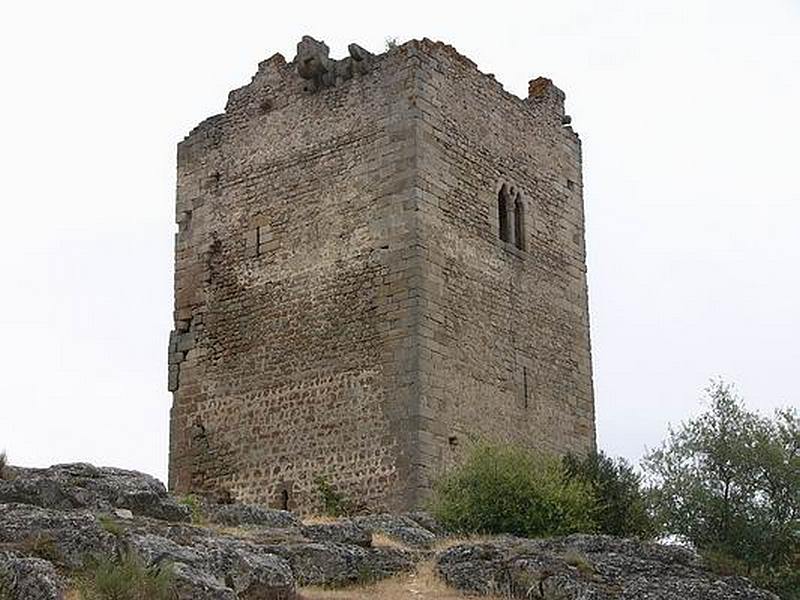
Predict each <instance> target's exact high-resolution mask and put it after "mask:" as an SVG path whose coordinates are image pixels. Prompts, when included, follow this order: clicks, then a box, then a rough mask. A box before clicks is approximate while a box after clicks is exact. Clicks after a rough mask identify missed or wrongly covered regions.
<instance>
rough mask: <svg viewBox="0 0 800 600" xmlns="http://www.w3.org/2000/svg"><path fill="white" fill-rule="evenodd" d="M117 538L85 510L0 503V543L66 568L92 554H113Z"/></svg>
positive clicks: (80, 564) (77, 566) (73, 567)
mask: <svg viewBox="0 0 800 600" xmlns="http://www.w3.org/2000/svg"><path fill="white" fill-rule="evenodd" d="M116 543H117V542H116V538H115V537H114V536H113V535H112V534H111V533H109V532H108V531H106V530H104V529H103V527H102V526H101V525H100V523H99V521H98V520H97V518H96V517H95V516H94V515H93V514H92V513H91V512H88V511H84V510H66V511H60V510H53V509H49V508H42V507H39V506H31V505H27V504H0V545H3V546H5V547H6V548H13V549H14V550H16V551H17V552H23V553H26V554H30V555H33V556H38V557H40V558H44V559H47V560H49V561H50V562H52V563H54V564H56V565H59V566H62V567H66V568H69V569H79V568H81V567H83V566H84V564H85V562H86V560H87V558H90V557H92V556H108V555H113V553H114V552H115V551H116Z"/></svg>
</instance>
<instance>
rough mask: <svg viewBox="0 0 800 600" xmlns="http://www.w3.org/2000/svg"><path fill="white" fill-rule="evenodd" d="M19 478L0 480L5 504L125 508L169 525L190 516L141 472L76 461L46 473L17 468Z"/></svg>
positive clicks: (63, 507)
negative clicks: (166, 522)
mask: <svg viewBox="0 0 800 600" xmlns="http://www.w3.org/2000/svg"><path fill="white" fill-rule="evenodd" d="M13 475H14V476H13V478H11V479H3V480H0V502H5V503H11V502H15V503H21V504H32V505H35V506H41V507H42V508H48V509H55V510H69V509H88V510H94V511H103V512H108V513H111V512H113V511H114V510H115V509H118V508H121V509H127V510H129V511H131V513H133V514H135V515H143V516H147V517H153V518H155V519H164V520H167V521H189V518H190V515H189V509H188V508H187V507H185V506H182V505H181V504H179V503H178V502H176V501H175V500H174V499H173V498H171V497H170V496H169V495H168V494H167V490H166V488H165V487H164V484H162V483H161V482H160V481H159V480H158V479H156V478H155V477H151V476H150V475H145V474H144V473H139V472H137V471H127V470H124V469H115V468H111V467H95V466H92V465H89V464H84V463H74V464H64V465H55V466H52V467H48V468H46V469H26V468H21V467H14V470H13Z"/></svg>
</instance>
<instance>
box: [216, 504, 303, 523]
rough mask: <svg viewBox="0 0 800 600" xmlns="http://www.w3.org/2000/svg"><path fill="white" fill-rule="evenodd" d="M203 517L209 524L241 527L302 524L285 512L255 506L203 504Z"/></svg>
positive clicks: (292, 515) (291, 514)
mask: <svg viewBox="0 0 800 600" xmlns="http://www.w3.org/2000/svg"><path fill="white" fill-rule="evenodd" d="M202 510H203V515H204V516H205V518H206V519H207V520H208V521H209V522H211V523H218V524H220V525H227V526H229V527H241V526H247V525H256V526H259V527H271V528H298V529H299V528H300V527H301V526H302V523H301V522H300V519H298V518H297V517H296V516H295V515H294V514H293V513H290V512H289V511H286V510H277V509H274V508H265V507H263V506H258V505H255V504H243V503H238V502H237V503H235V504H204V505H203V507H202Z"/></svg>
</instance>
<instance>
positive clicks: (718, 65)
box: [0, 0, 800, 478]
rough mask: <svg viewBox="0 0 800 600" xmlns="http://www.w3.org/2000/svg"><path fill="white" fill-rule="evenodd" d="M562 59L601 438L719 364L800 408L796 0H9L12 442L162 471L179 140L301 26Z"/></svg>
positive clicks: (1, 308)
mask: <svg viewBox="0 0 800 600" xmlns="http://www.w3.org/2000/svg"><path fill="white" fill-rule="evenodd" d="M304 33H308V34H311V35H314V36H315V37H318V38H321V39H324V40H325V41H326V42H327V43H328V44H329V45H330V46H331V48H332V50H333V54H334V55H335V56H343V55H344V54H345V48H346V44H347V43H348V42H353V41H354V42H357V43H359V44H361V45H362V46H364V47H366V48H368V49H370V50H373V51H381V50H382V49H383V46H384V40H385V38H386V37H389V36H391V37H397V38H398V39H399V40H400V41H405V40H407V39H409V38H421V37H430V38H433V39H439V40H442V41H445V42H447V43H450V44H452V45H453V46H455V47H456V48H457V49H458V50H459V51H461V52H462V53H464V54H466V55H467V56H469V57H470V58H472V59H473V60H474V61H475V62H477V63H478V66H479V67H480V68H481V69H482V70H483V71H484V72H487V73H495V74H496V76H497V78H498V80H500V81H502V82H503V83H504V85H505V87H506V89H508V90H510V91H512V92H514V93H516V94H518V95H524V93H525V91H526V90H527V82H528V80H529V79H532V78H533V77H535V76H538V75H546V76H549V77H552V78H553V79H554V80H555V82H556V83H557V84H558V85H559V86H560V87H561V88H562V89H564V90H565V91H566V93H567V111H568V112H569V113H570V114H572V116H573V124H574V126H575V128H576V129H577V130H578V132H579V133H580V134H581V137H582V139H583V142H584V161H585V165H584V167H585V188H586V205H587V229H588V231H587V238H588V252H589V283H590V301H591V318H592V335H593V345H594V366H595V390H596V399H597V414H598V438H599V443H600V446H601V447H602V448H604V449H605V450H607V451H609V452H610V453H612V454H616V455H624V456H626V457H628V458H630V459H633V460H636V459H638V458H639V456H640V455H641V454H642V452H643V451H644V449H645V447H646V446H649V447H653V446H654V445H655V444H657V443H658V441H659V440H660V439H661V438H662V437H663V435H664V433H665V432H666V426H667V423H668V422H673V423H676V422H678V421H680V420H681V419H683V418H685V417H686V416H688V415H689V414H691V413H692V412H696V411H697V410H698V408H699V406H700V405H699V403H698V400H699V398H700V396H701V391H702V389H703V388H704V387H705V385H706V383H707V381H708V379H709V378H710V377H712V376H718V375H719V376H723V377H726V378H728V379H730V380H732V381H734V382H736V383H738V384H739V387H740V390H741V392H742V393H743V394H744V396H745V397H746V399H747V402H748V404H749V405H750V406H752V407H757V408H759V409H763V410H771V409H772V408H773V407H776V406H780V405H783V406H786V405H791V404H793V405H795V406H797V405H798V404H800V400H799V399H798V397H799V393H798V384H797V374H798V371H799V370H800V368H799V365H800V351H798V342H800V316H798V312H799V311H798V308H800V307H799V306H798V304H800V302H799V300H798V299H799V298H800V269H798V262H800V241H798V231H800V227H799V226H798V223H800V191H799V190H800V181H798V179H799V178H798V175H800V164H799V163H800V160H798V159H800V151H798V147H797V145H798V142H800V0H760V1H758V2H754V1H753V0H747V1H740V0H720V1H702V0H663V1H651V0H624V1H614V2H612V1H606V2H599V1H598V2H589V1H584V2H578V1H575V0H569V1H564V0H548V1H546V2H544V1H528V2H519V3H512V2H504V1H500V0H496V1H493V2H490V3H481V4H480V6H476V7H472V6H470V4H469V3H464V2H458V3H455V2H432V1H427V2H418V1H415V0H407V1H403V2H391V3H388V2H387V3H376V2H364V3H355V2H345V1H335V2H328V3H320V2H308V1H306V2H303V3H292V2H283V3H269V2H239V1H233V0H230V1H227V2H215V3H212V2H201V1H192V2H166V1H164V0H162V1H160V2H150V1H137V2H129V3H125V5H123V3H122V2H108V1H105V2H80V1H71V2H35V1H29V2H13V3H12V2H8V3H4V5H3V7H2V8H0V67H1V69H0V77H2V79H0V82H2V83H0V85H1V86H2V87H1V88H0V115H2V119H3V120H2V129H0V165H1V166H2V178H3V185H2V188H1V189H2V192H0V202H1V203H2V213H0V214H2V223H3V227H2V234H1V235H0V286H1V287H0V292H1V293H0V341H2V343H1V344H0V448H2V447H5V448H6V449H7V450H8V453H9V455H10V457H11V459H12V460H13V461H14V462H15V463H17V464H26V465H45V464H50V463H53V462H66V461H73V460H87V461H91V462H95V463H98V464H112V465H118V466H124V467H132V468H137V469H140V470H144V471H148V472H150V473H153V474H155V475H156V476H158V477H161V478H164V477H165V476H166V463H167V431H168V422H167V421H168V411H169V405H170V401H171V400H170V395H169V394H168V393H167V391H166V348H167V336H168V332H169V329H170V325H171V309H172V243H173V239H172V236H173V233H174V231H175V226H174V225H173V202H174V171H175V144H176V143H177V142H178V141H179V140H180V139H181V138H182V137H183V136H184V135H186V134H187V133H188V131H189V130H190V129H191V128H192V127H193V126H194V125H195V124H197V123H198V122H199V121H201V120H202V119H204V118H205V117H207V116H210V115H212V114H215V113H218V112H221V111H222V109H223V107H224V105H225V100H226V96H227V93H228V91H229V90H231V89H233V88H236V87H239V86H241V85H243V84H245V83H247V82H248V81H249V80H250V77H251V76H252V75H253V73H254V72H255V70H256V65H257V63H258V62H259V61H261V60H263V59H265V58H267V57H268V56H270V55H271V54H273V53H274V52H276V51H280V52H282V53H283V54H284V56H286V57H287V59H289V60H290V59H291V58H292V57H293V56H294V46H295V44H296V42H297V41H298V40H299V39H300V37H301V36H302V34H304Z"/></svg>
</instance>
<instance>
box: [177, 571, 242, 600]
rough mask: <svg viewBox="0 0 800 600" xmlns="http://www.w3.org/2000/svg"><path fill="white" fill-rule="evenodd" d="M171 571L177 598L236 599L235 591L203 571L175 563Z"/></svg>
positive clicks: (179, 599) (202, 599)
mask: <svg viewBox="0 0 800 600" xmlns="http://www.w3.org/2000/svg"><path fill="white" fill-rule="evenodd" d="M172 572H173V575H174V577H175V578H174V582H175V594H176V597H177V599H178V600H238V597H237V596H236V592H234V591H233V590H232V589H231V588H229V587H227V586H226V585H225V584H223V583H222V582H220V581H219V580H217V579H215V578H214V577H212V576H211V575H209V574H208V573H206V572H205V571H200V570H198V569H195V568H193V567H190V566H189V565H185V564H183V563H175V564H174V565H172Z"/></svg>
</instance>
